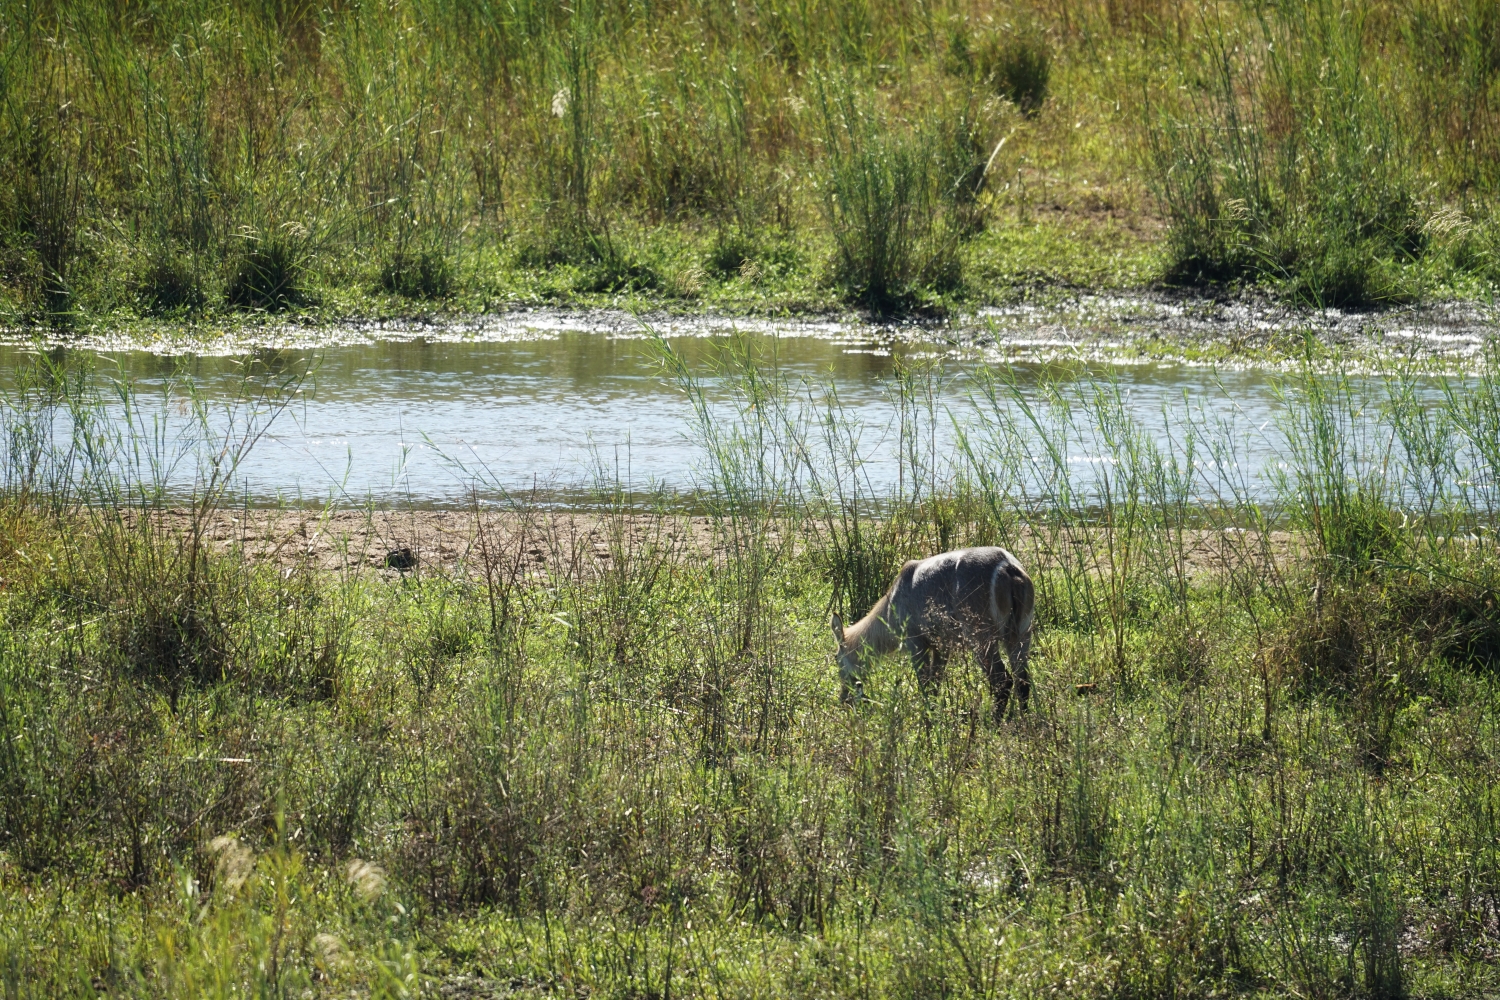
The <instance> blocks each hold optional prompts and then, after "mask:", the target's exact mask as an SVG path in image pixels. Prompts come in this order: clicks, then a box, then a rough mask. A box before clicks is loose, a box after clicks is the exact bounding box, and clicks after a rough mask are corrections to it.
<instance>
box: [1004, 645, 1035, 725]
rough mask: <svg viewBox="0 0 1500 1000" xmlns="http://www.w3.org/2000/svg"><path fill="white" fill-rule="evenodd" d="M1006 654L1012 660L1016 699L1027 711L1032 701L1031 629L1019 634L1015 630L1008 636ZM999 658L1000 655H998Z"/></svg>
mask: <svg viewBox="0 0 1500 1000" xmlns="http://www.w3.org/2000/svg"><path fill="white" fill-rule="evenodd" d="M1005 655H1006V658H1007V659H1009V660H1010V674H1011V676H1012V677H1013V678H1015V686H1016V700H1017V702H1018V703H1019V707H1020V710H1021V711H1022V712H1025V711H1026V707H1027V703H1028V702H1030V701H1031V666H1030V663H1031V630H1030V629H1029V628H1028V629H1027V630H1026V631H1025V633H1023V634H1017V633H1016V632H1015V631H1014V630H1012V631H1011V632H1010V634H1008V635H1007V636H1006V642H1005ZM996 659H997V660H998V659H999V657H998V656H997V657H996Z"/></svg>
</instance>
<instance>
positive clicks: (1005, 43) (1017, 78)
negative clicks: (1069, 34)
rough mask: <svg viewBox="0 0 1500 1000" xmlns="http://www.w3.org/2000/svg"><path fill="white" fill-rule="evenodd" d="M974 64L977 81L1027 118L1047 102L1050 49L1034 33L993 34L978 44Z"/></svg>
mask: <svg viewBox="0 0 1500 1000" xmlns="http://www.w3.org/2000/svg"><path fill="white" fill-rule="evenodd" d="M972 58H973V63H974V68H975V70H976V71H977V73H978V75H979V78H980V79H981V80H983V81H984V82H985V83H987V84H989V86H990V87H991V88H993V89H994V91H995V93H997V94H999V95H1000V96H1001V97H1004V98H1006V99H1007V100H1009V101H1010V102H1011V103H1012V104H1014V105H1015V106H1016V107H1017V108H1020V109H1021V111H1022V113H1023V114H1025V115H1027V116H1028V117H1033V118H1034V117H1036V114H1037V112H1039V111H1040V110H1041V107H1042V102H1044V101H1045V100H1046V99H1047V83H1048V80H1049V79H1050V78H1051V75H1052V49H1051V47H1050V46H1049V45H1048V44H1047V39H1046V36H1045V35H1043V34H1042V33H1041V32H1040V31H1038V30H1035V29H1021V30H1010V31H1005V32H992V33H990V34H988V35H986V36H985V37H984V39H983V40H982V41H981V42H980V44H979V48H978V52H977V53H975V54H974V56H973V57H972Z"/></svg>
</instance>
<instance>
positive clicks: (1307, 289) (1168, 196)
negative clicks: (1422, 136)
mask: <svg viewBox="0 0 1500 1000" xmlns="http://www.w3.org/2000/svg"><path fill="white" fill-rule="evenodd" d="M1261 31H1262V33H1263V36H1264V37H1262V38H1260V39H1257V40H1256V42H1255V44H1256V46H1257V47H1259V48H1261V49H1263V50H1264V51H1265V52H1266V53H1267V57H1266V58H1265V59H1264V60H1263V61H1257V62H1248V61H1246V60H1245V59H1244V56H1243V48H1244V42H1243V40H1240V39H1235V38H1231V37H1229V36H1228V35H1226V34H1223V33H1220V34H1217V35H1213V36H1210V38H1209V39H1208V42H1209V44H1208V47H1207V56H1206V60H1205V64H1204V65H1197V64H1195V63H1194V62H1193V59H1194V58H1195V57H1194V56H1191V55H1185V56H1184V59H1185V60H1186V61H1185V64H1184V68H1183V78H1184V80H1185V82H1190V83H1191V84H1192V86H1185V87H1184V88H1183V92H1184V93H1186V94H1188V95H1189V96H1187V97H1186V98H1184V99H1185V100H1186V101H1188V102H1189V103H1188V106H1187V107H1185V108H1182V109H1180V110H1179V109H1169V108H1166V107H1159V108H1158V109H1157V114H1156V118H1155V120H1154V121H1152V122H1151V123H1150V134H1149V144H1150V151H1151V157H1152V162H1153V175H1154V176H1153V184H1154V186H1155V189H1156V193H1157V196H1158V198H1159V199H1160V200H1161V202H1162V204H1163V206H1164V207H1165V208H1166V210H1167V214H1168V215H1169V216H1170V217H1171V219H1172V234H1171V242H1172V254H1173V261H1172V264H1171V265H1170V267H1169V270H1168V275H1167V277H1168V280H1170V281H1175V282H1182V283H1189V284H1193V283H1203V282H1222V281H1234V280H1238V279H1266V280H1269V281H1272V282H1275V283H1277V284H1280V285H1281V287H1282V288H1283V290H1284V291H1285V292H1287V293H1288V294H1289V295H1291V296H1293V297H1296V298H1299V299H1302V300H1305V301H1308V302H1311V303H1314V304H1317V305H1323V306H1343V305H1361V304H1367V303H1372V302H1379V301H1390V300H1393V299H1398V298H1402V297H1404V296H1405V295H1406V294H1407V293H1406V291H1405V289H1404V288H1403V286H1402V283H1401V281H1400V277H1399V273H1398V267H1399V265H1400V264H1401V263H1403V262H1405V261H1409V260H1413V259H1415V258H1417V257H1419V256H1421V255H1422V254H1423V253H1424V252H1425V250H1426V249H1427V239H1426V236H1425V234H1424V232H1423V225H1422V222H1423V220H1422V218H1421V215H1420V212H1419V200H1418V198H1417V194H1416V192H1417V190H1418V185H1419V181H1418V179H1417V178H1416V177H1415V175H1414V173H1413V171H1412V169H1411V166H1410V164H1411V162H1412V149H1411V147H1410V142H1411V140H1410V137H1409V135H1408V132H1407V131H1406V130H1404V129H1403V128H1402V127H1401V124H1400V121H1399V120H1398V118H1397V111H1396V109H1395V98H1394V97H1393V95H1392V94H1390V93H1389V92H1388V90H1387V88H1386V87H1385V86H1384V85H1383V84H1382V83H1381V82H1380V80H1379V76H1378V69H1377V67H1376V66H1375V65H1374V62H1375V58H1374V56H1373V54H1371V53H1369V52H1367V51H1366V48H1365V45H1366V43H1365V40H1364V34H1363V32H1364V25H1363V19H1362V15H1360V14H1359V13H1358V12H1357V11H1356V12H1355V13H1353V14H1350V13H1349V12H1347V11H1344V10H1343V8H1341V7H1339V6H1337V5H1335V4H1333V3H1332V2H1331V0H1321V2H1318V3H1313V4H1307V5H1282V6H1277V7H1275V8H1274V11H1273V13H1272V15H1271V16H1269V17H1268V18H1267V19H1266V20H1265V21H1264V22H1262V25H1261Z"/></svg>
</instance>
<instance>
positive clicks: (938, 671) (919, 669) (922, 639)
mask: <svg viewBox="0 0 1500 1000" xmlns="http://www.w3.org/2000/svg"><path fill="white" fill-rule="evenodd" d="M904 645H905V646H906V652H907V653H908V654H909V655H910V656H911V668H912V670H914V671H916V674H917V683H918V684H919V685H921V687H922V690H923V691H928V690H930V689H931V688H932V687H934V686H935V685H936V684H937V683H938V682H939V681H941V680H942V679H943V672H944V670H945V669H946V668H947V666H948V658H947V657H946V656H945V655H944V654H943V651H942V650H941V649H940V648H939V647H938V645H937V644H936V643H934V642H932V641H931V640H930V639H928V638H927V637H926V636H923V635H915V636H908V637H907V638H906V642H905V643H904Z"/></svg>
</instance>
